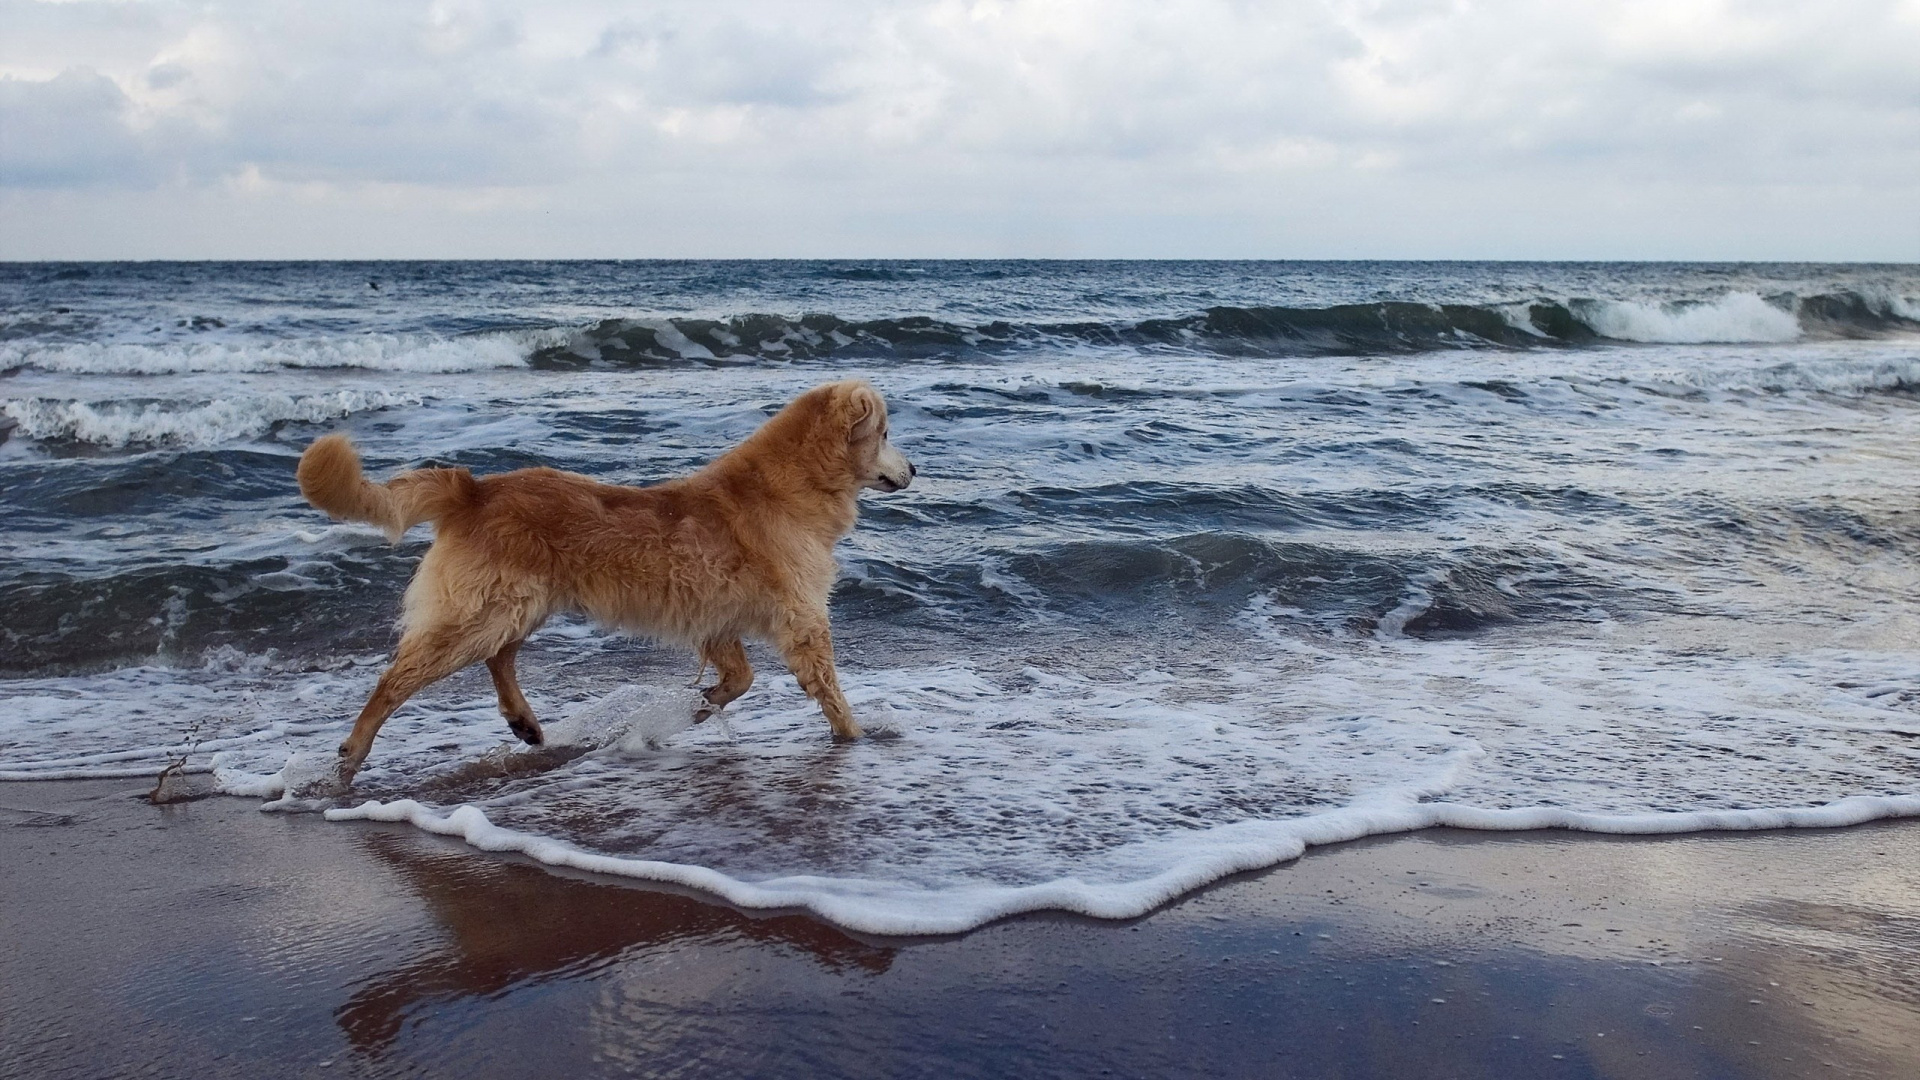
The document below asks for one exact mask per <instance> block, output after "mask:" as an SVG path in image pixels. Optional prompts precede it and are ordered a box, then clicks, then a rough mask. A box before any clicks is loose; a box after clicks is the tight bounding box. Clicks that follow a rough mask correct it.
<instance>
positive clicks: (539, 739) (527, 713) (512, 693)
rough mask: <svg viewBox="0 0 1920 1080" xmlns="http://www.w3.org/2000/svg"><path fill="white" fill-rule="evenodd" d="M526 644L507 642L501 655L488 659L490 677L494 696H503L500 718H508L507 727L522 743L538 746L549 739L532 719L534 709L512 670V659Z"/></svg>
mask: <svg viewBox="0 0 1920 1080" xmlns="http://www.w3.org/2000/svg"><path fill="white" fill-rule="evenodd" d="M524 643H525V639H522V640H521V641H513V642H508V643H507V644H506V645H505V646H504V647H502V648H501V650H500V651H499V652H497V653H494V654H493V655H492V656H489V657H487V674H489V675H492V676H493V692H494V693H495V694H498V695H499V696H500V715H501V716H504V717H506V718H507V726H508V727H510V728H512V729H513V733H514V734H515V735H517V736H519V737H520V741H521V742H523V743H526V744H527V745H528V746H539V745H540V744H541V743H543V742H545V741H546V738H547V737H546V735H545V734H544V733H543V732H542V731H541V730H540V721H538V720H535V719H534V718H533V706H531V705H529V704H527V699H526V696H525V695H523V694H521V693H520V682H519V680H518V679H517V678H516V677H515V675H514V670H513V658H514V657H515V656H516V655H517V654H518V653H519V652H520V646H521V645H522V644H524Z"/></svg>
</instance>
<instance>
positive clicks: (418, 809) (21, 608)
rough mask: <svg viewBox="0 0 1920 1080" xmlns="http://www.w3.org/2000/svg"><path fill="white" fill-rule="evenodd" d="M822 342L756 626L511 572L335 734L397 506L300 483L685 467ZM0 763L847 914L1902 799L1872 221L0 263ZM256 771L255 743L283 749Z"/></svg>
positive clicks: (1905, 495) (970, 919)
mask: <svg viewBox="0 0 1920 1080" xmlns="http://www.w3.org/2000/svg"><path fill="white" fill-rule="evenodd" d="M847 376H861V377H865V378H868V379H870V380H872V381H873V382H874V384H875V385H877V386H878V387H879V388H880V389H881V390H882V391H883V392H884V393H885V394H886V396H887V398H888V399H889V401H890V402H891V403H892V407H893V417H894V418H893V429H894V432H895V441H896V442H897V444H898V445H899V446H900V447H901V449H902V450H904V451H905V452H906V453H907V454H908V456H909V457H910V458H912V460H913V461H914V462H915V464H916V465H917V466H918V467H919V469H920V477H919V479H918V480H917V481H916V482H915V483H914V485H913V486H912V487H911V488H910V489H908V490H907V491H904V492H900V493H897V494H894V495H879V494H873V493H870V494H869V495H868V496H867V497H866V498H865V499H864V500H863V502H864V510H863V518H862V521H861V524H860V526H859V528H858V529H857V530H856V532H855V533H854V534H853V535H852V536H851V537H850V538H849V539H848V540H847V541H845V543H844V544H843V545H842V547H841V549H840V557H841V562H842V565H843V567H844V575H843V578H842V580H841V583H840V585H839V587H838V589H837V591H836V593H835V596H834V612H833V614H834V622H835V629H836V636H837V640H838V645H839V654H840V669H841V678H842V681H843V683H844V685H845V687H846V690H847V693H848V697H849V698H850V700H851V701H852V702H853V704H854V707H855V710H856V712H857V714H858V716H859V717H860V719H861V721H862V723H863V724H864V725H865V726H866V727H867V728H868V729H869V730H875V731H878V732H879V733H880V736H879V737H876V738H872V739H867V740H863V741H861V742H858V743H855V744H851V745H846V746H835V745H833V744H831V742H830V741H829V739H828V733H827V726H826V724H825V722H824V721H823V720H822V719H821V718H820V716H819V714H818V712H817V710H815V709H814V708H813V707H812V705H811V704H810V703H809V702H808V701H807V700H806V699H805V698H804V697H803V696H802V695H801V694H800V693H799V691H798V689H797V688H796V687H795V685H794V682H793V680H792V678H791V677H790V676H788V675H786V673H785V672H784V670H783V669H782V668H781V666H780V664H779V663H778V660H777V659H776V658H775V657H773V656H772V655H771V654H770V653H768V652H766V651H764V650H756V651H754V652H753V657H754V660H755V663H756V667H757V669H758V671H759V681H758V682H757V683H756V685H755V687H754V689H753V690H752V691H751V692H750V693H749V694H748V695H747V696H746V697H744V698H742V699H741V700H740V701H738V702H736V703H735V704H734V705H733V706H732V707H731V708H729V709H728V710H727V712H726V713H725V714H723V717H722V719H721V720H720V721H718V722H714V723H708V724H704V725H700V726H697V727H692V728H688V727H686V726H685V720H686V715H685V714H686V712H687V710H688V708H689V702H690V701H691V700H692V693H693V692H692V691H691V690H690V689H689V684H690V683H691V682H692V680H693V678H694V675H695V672H696V663H695V662H694V660H693V659H692V658H691V657H690V656H688V655H686V654H683V653H680V652H677V651H675V650H672V649H664V648H656V647H653V646H651V645H650V644H648V643H646V642H644V641H636V640H631V639H627V638H622V637H618V636H613V635H609V634H606V633H604V632H602V631H600V630H598V629H596V628H594V627H592V626H591V625H588V624H586V623H583V622H579V621H569V620H565V619H561V620H556V621H555V622H554V623H552V624H550V625H549V627H548V628H547V629H545V630H543V631H542V632H541V633H540V634H539V635H537V636H536V637H535V638H534V639H533V641H532V642H531V643H530V644H529V646H528V648H527V651H526V652H525V653H523V654H522V660H521V664H520V667H521V673H522V680H523V684H524V685H525V687H526V689H527V692H528V696H529V698H530V699H531V701H532V703H533V705H534V708H535V710H536V712H537V713H539V714H540V716H541V717H542V719H543V720H545V721H547V722H548V723H549V724H550V725H551V727H550V730H551V731H552V732H553V735H554V738H553V740H552V741H553V742H554V743H555V744H556V746H555V748H554V749H550V750H547V751H541V752H536V751H528V750H524V749H519V748H517V747H518V744H517V743H514V742H513V741H512V739H511V736H510V734H509V732H508V731H507V728H506V725H505V723H504V722H503V721H502V720H501V719H500V718H499V716H498V715H497V713H496V712H495V709H494V704H493V700H492V696H491V689H490V686H489V684H488V682H487V679H486V677H485V674H484V671H483V670H480V669H476V670H473V671H469V672H466V673H463V674H462V675H460V676H457V677H455V678H453V679H449V680H447V681H446V682H444V683H442V684H440V685H438V686H436V687H434V688H432V689H430V690H429V691H427V692H426V693H424V694H422V695H421V696H420V697H418V698H416V699H415V700H414V701H413V702H412V703H410V704H409V705H407V706H406V707H405V708H403V709H402V710H401V712H400V713H399V714H397V715H396V716H395V717H394V719H393V720H392V721H390V722H389V724H388V725H387V727H386V728H385V729H384V731H383V732H382V734H381V736H380V738H379V740H378V741H377V742H376V744H375V747H374V753H373V756H372V758H371V759H370V761H369V762H368V765H367V768H366V769H365V770H364V771H363V772H362V773H361V775H360V777H359V779H358V780H357V781H356V785H355V788H354V791H353V792H352V793H351V794H349V795H347V796H344V797H339V798H331V799H314V798H305V797H292V796H289V795H288V788H289V782H290V781H291V782H292V786H293V787H295V788H298V787H299V781H300V780H301V779H302V778H304V777H308V776H311V775H313V774H314V773H315V771H316V770H317V769H320V768H324V767H325V765H326V764H327V763H328V761H329V760H330V757H331V753H332V748H333V747H334V745H335V744H336V743H337V742H338V740H339V738H340V737H341V735H342V733H343V731H344V729H345V727H346V725H347V722H348V721H349V719H350V718H351V716H352V715H353V714H354V713H355V712H356V711H357V710H358V708H359V705H360V703H361V702H362V700H364V697H365V695H366V693H367V692H368V691H369V689H370V688H371V686H372V684H373V681H374V680H375V678H376V677H377V676H378V674H379V671H380V670H381V667H382V665H383V664H384V662H385V660H386V658H387V654H388V652H389V650H390V649H391V647H392V644H393V641H394V631H393V622H394V618H395V616H396V614H397V611H398V604H399V598H400V593H401V590H402V589H403V588H404V586H405V583H406V581H407V578H408V576H409V574H410V573H411V572H412V569H413V567H414V565H415V564H416V563H417V562H418V560H419V557H420V555H421V553H422V552H423V551H424V550H425V548H426V545H427V543H428V542H429V540H430V538H431V534H430V531H429V530H428V529H427V528H426V527H422V528H419V529H416V530H415V531H414V532H413V533H412V534H410V535H409V536H408V537H407V538H406V539H405V540H404V541H403V542H402V543H401V544H399V545H397V546H395V545H389V544H388V543H386V541H385V540H384V539H383V538H382V537H381V536H380V535H379V534H378V533H376V532H374V531H373V530H372V529H371V528H368V527H362V526H357V525H341V524H334V523H331V522H329V521H328V520H327V519H326V517H325V516H324V515H322V514H320V513H319V512H318V511H315V510H313V509H312V508H310V507H308V506H307V505H306V504H305V503H304V502H303V501H302V500H301V498H300V496H299V494H298V492H297V491H296V490H295V488H294V483H293V467H294V462H295V460H296V459H297V457H298V454H299V452H300V450H301V449H302V448H303V447H304V446H305V445H306V444H307V443H309V442H310V441H312V440H313V439H314V438H315V437H317V436H318V435H320V434H322V433H325V432H328V431H347V432H349V433H351V434H352V436H353V437H354V439H355V440H356V442H357V443H358V444H359V446H360V447H361V450H362V453H363V454H364V455H365V456H366V458H367V462H368V467H369V470H370V471H371V472H373V473H375V474H376V475H385V474H387V473H389V472H391V471H392V470H395V469H399V468H403V467H407V466H413V465H420V464H424V463H428V462H432V463H437V464H455V465H465V466H469V467H471V468H473V469H474V470H475V471H477V472H493V471H499V470H504V469H510V468H517V467H521V466H526V465H534V464H542V465H554V466H558V467H561V468H565V469H571V470H575V471H578V472H583V473H587V474H590V475H593V476H596V477H600V478H603V479H606V480H610V481H617V482H623V483H648V482H651V481H655V480H659V479H663V478H666V477H670V476H673V475H676V474H679V473H682V472H685V471H687V470H689V469H691V468H693V467H695V466H697V465H699V464H700V463H701V462H703V461H705V460H707V459H708V458H710V457H711V456H713V455H714V454H717V453H719V452H720V451H722V450H724V449H725V448H727V447H728V446H730V445H731V444H732V443H734V442H735V441H737V440H738V439H740V438H741V437H743V436H745V435H746V434H747V433H748V432H750V431H751V430H753V428H754V426H755V425H756V424H757V423H759V422H760V421H761V420H762V419H763V418H764V417H765V416H767V415H768V414H770V413H771V412H772V411H774V410H775V409H777V408H778V407H779V406H780V405H781V404H782V403H784V402H785V401H786V400H788V399H789V398H791V397H792V396H793V395H795V394H796V393H798V392H800V391H801V390H803V389H805V388H806V387H808V386H810V385H813V384H815V383H818V382H821V381H825V380H829V379H835V378H842V377H847ZM0 428H3V429H5V433H6V438H5V441H4V442H0V522H4V525H3V526H0V782H31V781H33V780H36V779H46V778H52V777H75V776H125V777H144V776H153V775H155V774H157V773H158V772H159V770H160V769H161V768H162V767H163V766H165V765H166V764H168V763H169V762H170V761H182V762H184V770H185V772H186V773H187V774H189V775H193V776H197V777H198V778H199V781H200V782H202V783H204V784H206V785H209V786H211V787H213V788H215V789H217V790H219V791H221V792H225V793H227V795H228V796H230V797H245V798H254V799H258V800H261V801H262V803H263V805H267V806H270V807H272V808H274V809H278V810H290V811H301V810H306V811H323V812H325V813H326V815H327V816H328V817H332V818H356V817H360V818H380V819H389V820H405V821H411V822H413V823H415V824H416V825H418V826H420V827H422V828H425V829H430V830H433V831H436V832H442V833H448V834H451V835H457V836H462V837H464V838H465V839H466V840H467V841H468V842H470V843H472V844H474V845H476V846H478V847H482V848H488V849H499V850H516V851H523V852H526V853H528V854H531V855H533V856H534V857H536V858H539V859H542V860H545V861H548V862H552V863H558V864H566V865H572V866H577V867H584V868H589V869H596V870H601V871H605V872H608V873H617V874H627V875H632V876H638V877H645V878H654V879H659V880H665V881H674V882H679V883H682V884H685V885H690V886H693V887H696V888H701V889H706V890H709V891H711V892H714V893H717V894H719V895H721V896H724V897H725V898H727V899H728V900H730V901H731V902H734V903H737V904H741V905H746V906H752V907H793V908H805V909H810V910H813V911H815V912H817V913H819V914H820V915H822V916H823V917H825V918H828V919H831V920H833V921H836V922H838V923H840V924H842V925H845V926H848V927H851V928H855V929H860V930H866V931H871V932H875V933H945V932H954V931H961V930H965V929H968V928H970V927H972V926H977V925H979V924H980V923H982V922H984V921H987V920H989V919H992V918H995V917H999V916H1001V915H1005V914H1008V913H1012V912H1017V911H1024V910H1035V909H1047V908H1058V909H1064V910H1072V911H1080V912H1086V913H1090V914H1095V915H1101V916H1111V917H1127V916H1133V915H1138V914H1141V913H1144V912H1146V911H1149V910H1151V909H1152V908H1153V907H1154V906H1156V905H1158V904H1160V903H1163V902H1165V901H1166V900H1168V899H1170V898H1172V897H1175V896H1178V895H1179V894H1181V893H1182V892H1184V891H1187V890H1190V889H1192V888H1195V887H1197V886H1199V885H1202V884H1205V883H1206V882H1208V881H1211V880H1215V879H1217V878H1219V877H1221V876H1223V875H1225V874H1228V873H1232V872H1235V871H1239V870H1244V869H1250V868H1255V867H1261V866H1268V865H1272V864H1275V863H1277V862H1282V861H1284V860H1286V859H1290V858H1293V857H1295V856H1297V855H1299V854H1300V853H1301V852H1302V851H1303V850H1305V848H1307V847H1309V846H1311V845H1313V844H1318V843H1326V842H1331V841H1335V840H1340V839H1345V838H1350V837H1356V836H1363V835H1368V834H1373V833H1381V832H1392V831H1401V830H1407V829H1414V828H1420V827H1424V826H1428V825H1434V824H1449V825H1457V826H1465V827H1470V828H1486V829H1517V828H1541V827H1565V828H1575V829H1589V830H1598V831H1613V832H1670V831H1680V830H1686V829H1697V828H1728V829H1742V828H1772V827H1784V826H1795V825H1844V824H1849V823H1853V822H1858V821H1863V820H1867V819H1871V818H1876V817H1887V816H1899V815H1915V814H1920V635H1917V634H1916V631H1920V591H1917V590H1916V585H1920V267H1914V266H1811V265H1765V266H1746V265H1738V266H1735V265H1655V264H1632V265H1617V264H1539V265H1528V264H1409V263H1347V264H1321V263H1052V262H930V263H896V262H888V263H864V262H813V263H808V262H770V263H751V262H749V263H738V262H685V263H664V262H646V263H525V262H515V263H480V262H466V263H370V264H342V263H324V264H125V265H112V264H89V265H53V264H10V265H0ZM295 794H296V795H297V794H298V793H297V792H296V793H295Z"/></svg>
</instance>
